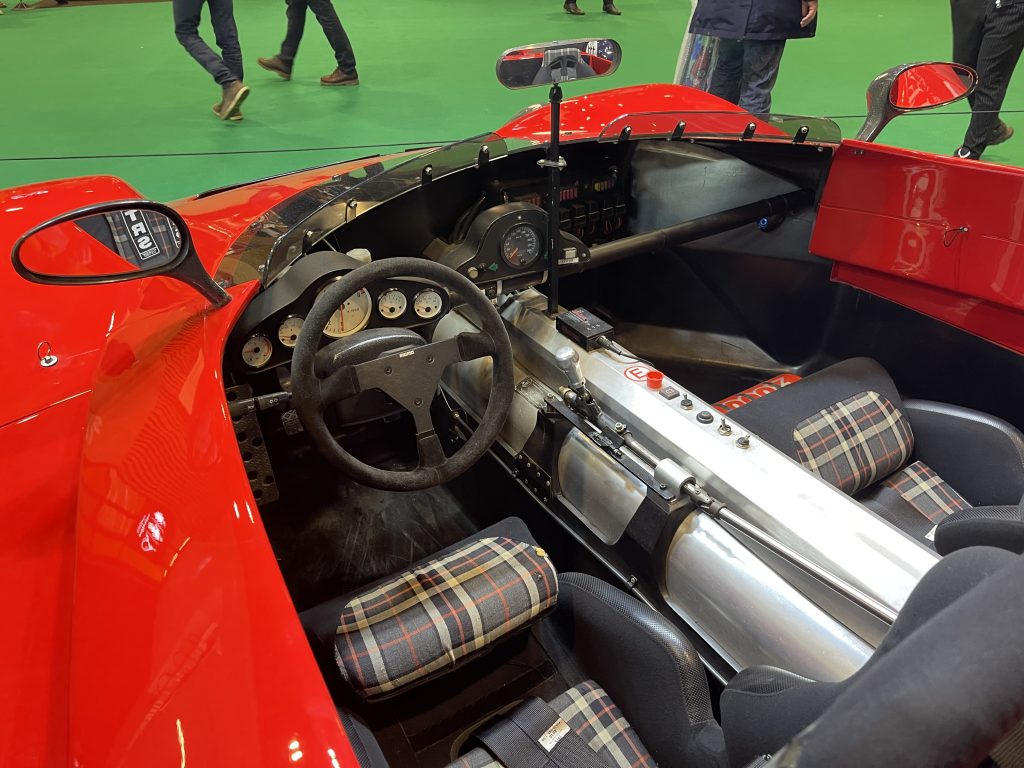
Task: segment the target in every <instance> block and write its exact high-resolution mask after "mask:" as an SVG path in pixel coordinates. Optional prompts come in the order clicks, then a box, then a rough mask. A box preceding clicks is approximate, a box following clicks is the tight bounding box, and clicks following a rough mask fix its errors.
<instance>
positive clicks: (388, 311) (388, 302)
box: [377, 288, 409, 319]
mask: <svg viewBox="0 0 1024 768" xmlns="http://www.w3.org/2000/svg"><path fill="white" fill-rule="evenodd" d="M408 306H409V300H408V299H407V298H405V294H404V293H402V292H401V291H400V290H398V289H397V288H389V289H388V290H386V291H384V293H382V294H381V295H380V298H379V299H377V311H378V312H380V314H381V316H383V317H386V318H389V319H390V318H393V317H401V316H402V315H404V314H405V310H406V308H407V307H408Z"/></svg>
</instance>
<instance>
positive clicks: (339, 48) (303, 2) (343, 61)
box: [281, 0, 356, 74]
mask: <svg viewBox="0 0 1024 768" xmlns="http://www.w3.org/2000/svg"><path fill="white" fill-rule="evenodd" d="M287 3H288V9H287V11H286V15H287V17H288V31H287V32H286V33H285V37H284V42H283V43H281V61H283V62H284V63H285V64H287V65H288V66H291V64H292V62H293V61H295V55H296V54H297V53H298V52H299V41H300V40H302V33H303V31H304V30H305V28H306V9H307V8H310V9H312V11H313V15H314V16H316V20H317V21H318V22H320V26H321V27H323V30H324V35H325V36H326V37H327V42H329V43H330V44H331V48H333V49H334V58H335V59H336V60H337V62H338V69H340V70H341V71H342V72H344V73H345V74H352V73H353V72H355V71H356V55H355V53H354V52H353V51H352V43H351V42H349V39H348V35H347V34H346V33H345V28H344V27H343V26H342V25H341V19H339V18H338V12H337V11H335V10H334V4H333V3H332V2H331V0H287Z"/></svg>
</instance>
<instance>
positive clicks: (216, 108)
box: [213, 104, 245, 123]
mask: <svg viewBox="0 0 1024 768" xmlns="http://www.w3.org/2000/svg"><path fill="white" fill-rule="evenodd" d="M213 114H215V115H216V116H217V117H219V118H220V119H221V120H223V119H224V117H223V116H222V115H221V113H220V104H214V105H213ZM244 119H245V118H244V117H242V110H240V109H236V110H235V111H234V112H232V113H231V114H230V115H228V120H231V121H232V122H236V123H237V122H238V121H239V120H244Z"/></svg>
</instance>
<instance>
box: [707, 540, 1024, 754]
mask: <svg viewBox="0 0 1024 768" xmlns="http://www.w3.org/2000/svg"><path fill="white" fill-rule="evenodd" d="M1020 563H1021V558H1020V557H1019V556H1018V555H1015V554H1012V553H1010V552H1008V551H1005V550H1003V549H995V548H990V547H974V548H971V549H964V550H961V551H958V552H956V553H954V554H952V555H950V556H948V557H946V558H943V560H941V561H940V562H939V563H938V564H936V566H935V567H934V568H932V570H930V571H929V572H928V573H927V574H925V576H924V578H923V579H922V580H921V582H920V583H919V584H918V586H917V587H916V588H915V589H914V591H913V592H912V593H911V594H910V597H909V598H908V599H907V602H906V604H905V605H904V607H903V610H901V611H900V614H899V617H898V618H897V619H896V622H895V623H894V624H893V626H892V628H891V629H890V630H889V632H888V633H887V634H886V636H885V638H883V640H882V642H881V643H880V644H879V646H878V648H877V650H876V651H875V653H874V654H873V655H872V657H871V658H870V659H869V660H868V661H867V662H866V663H865V665H864V666H863V667H862V668H861V669H860V670H858V671H857V672H856V673H854V674H853V675H852V676H850V677H849V678H847V679H846V680H844V681H841V682H837V683H826V682H816V681H813V680H809V679H807V678H805V677H801V676H799V675H795V674H793V673H791V672H787V671H785V670H782V669H778V668H776V667H768V666H757V667H750V668H747V669H744V670H742V671H741V672H739V673H738V674H737V675H736V676H735V677H734V678H733V679H732V680H731V681H730V682H729V685H728V686H727V687H726V689H725V691H724V692H723V694H722V697H721V702H720V704H721V715H722V728H723V731H724V734H725V740H726V746H727V749H728V754H729V761H730V764H731V765H733V766H745V765H747V764H748V763H749V762H750V761H751V760H752V759H754V758H755V757H757V756H760V755H771V754H773V753H775V752H777V751H778V750H779V749H780V748H781V747H783V746H784V745H785V744H787V743H788V742H789V741H790V740H791V739H792V738H793V737H794V736H796V735H797V734H798V733H800V732H801V731H803V730H804V729H805V728H807V727H808V726H809V725H810V724H811V723H813V722H814V721H815V720H817V719H818V718H819V717H821V716H822V715H823V714H824V713H825V712H826V710H828V709H829V707H830V706H832V704H833V703H834V702H836V701H837V700H838V699H839V698H840V697H841V696H842V695H843V694H844V692H845V691H847V690H848V689H850V688H851V687H853V686H855V685H857V683H858V681H860V680H861V679H863V678H865V677H866V676H869V675H871V674H872V670H873V669H874V668H875V667H876V666H877V665H878V664H879V663H880V662H881V661H882V660H883V659H885V657H886V656H887V655H889V654H891V653H893V652H894V650H895V649H896V648H897V647H899V646H900V645H901V644H902V643H903V642H905V641H906V640H907V638H908V637H911V636H912V635H913V634H914V633H915V632H916V631H917V630H918V629H919V628H921V627H922V626H924V625H925V624H927V623H928V622H929V621H930V620H931V619H932V618H933V617H934V616H936V615H938V614H941V613H942V612H943V611H944V610H945V609H946V608H947V607H948V606H950V605H952V604H954V603H956V602H957V601H958V599H959V598H960V597H963V596H964V595H967V594H968V593H970V592H971V591H972V590H974V589H975V588H976V587H978V586H979V585H980V584H982V582H984V581H986V580H987V579H989V578H991V577H992V576H993V575H995V574H997V573H999V572H1001V571H1003V570H1004V569H1006V568H1010V567H1014V566H1019V565H1020ZM934 640H935V642H936V643H937V644H939V645H942V646H943V649H942V650H943V653H945V654H946V657H947V663H948V664H950V665H958V666H966V667H968V668H970V666H971V665H972V664H973V663H975V659H973V658H972V654H974V653H975V652H976V651H977V649H974V648H964V647H956V646H955V645H951V646H945V645H944V643H943V638H934ZM876 703H877V705H878V706H884V705H885V702H884V701H879V702H876ZM951 705H952V702H945V701H943V702H927V703H923V702H922V706H924V707H925V708H926V709H930V708H933V707H948V706H951ZM911 714H912V713H911ZM901 716H903V715H901ZM911 719H912V718H911ZM1004 725H1006V724H1004ZM951 727H953V723H952V722H951ZM997 751H998V750H997ZM894 758H895V756H894ZM899 762H900V761H898V760H897V761H894V762H893V763H892V764H893V765H895V764H897V763H899ZM865 764H866V765H867V764H869V763H865ZM1016 764H1017V763H1015V765H1016ZM1003 768H1009V765H1005V766H1003Z"/></svg>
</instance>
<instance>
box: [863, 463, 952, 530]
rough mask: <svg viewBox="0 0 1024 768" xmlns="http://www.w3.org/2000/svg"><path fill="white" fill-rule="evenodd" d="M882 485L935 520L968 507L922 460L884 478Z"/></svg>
mask: <svg viewBox="0 0 1024 768" xmlns="http://www.w3.org/2000/svg"><path fill="white" fill-rule="evenodd" d="M882 485H884V486H885V487H887V488H891V489H892V490H894V491H896V493H898V494H899V495H900V497H901V498H902V499H903V500H904V501H905V502H907V503H908V504H909V505H910V506H912V507H913V508H914V509H916V510H917V511H918V512H920V513H921V514H922V515H924V516H925V517H927V518H928V519H929V520H930V521H931V522H933V523H937V522H939V520H941V519H942V518H944V517H946V516H948V515H951V514H953V513H954V512H959V511H960V510H962V509H969V508H970V506H971V505H970V504H968V503H967V502H966V501H965V500H964V497H963V496H961V495H960V494H959V493H957V492H956V491H955V490H954V489H953V486H951V485H950V484H949V483H947V482H946V481H945V480H943V479H942V478H941V477H939V476H938V475H936V474H935V473H934V472H933V471H932V470H931V467H929V466H928V465H927V464H925V463H924V462H923V461H915V462H914V463H913V464H911V465H910V466H908V467H904V468H903V470H902V471H900V472H897V473H896V474H895V475H893V476H892V477H889V478H887V479H886V480H885V481H884V482H883V483H882Z"/></svg>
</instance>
